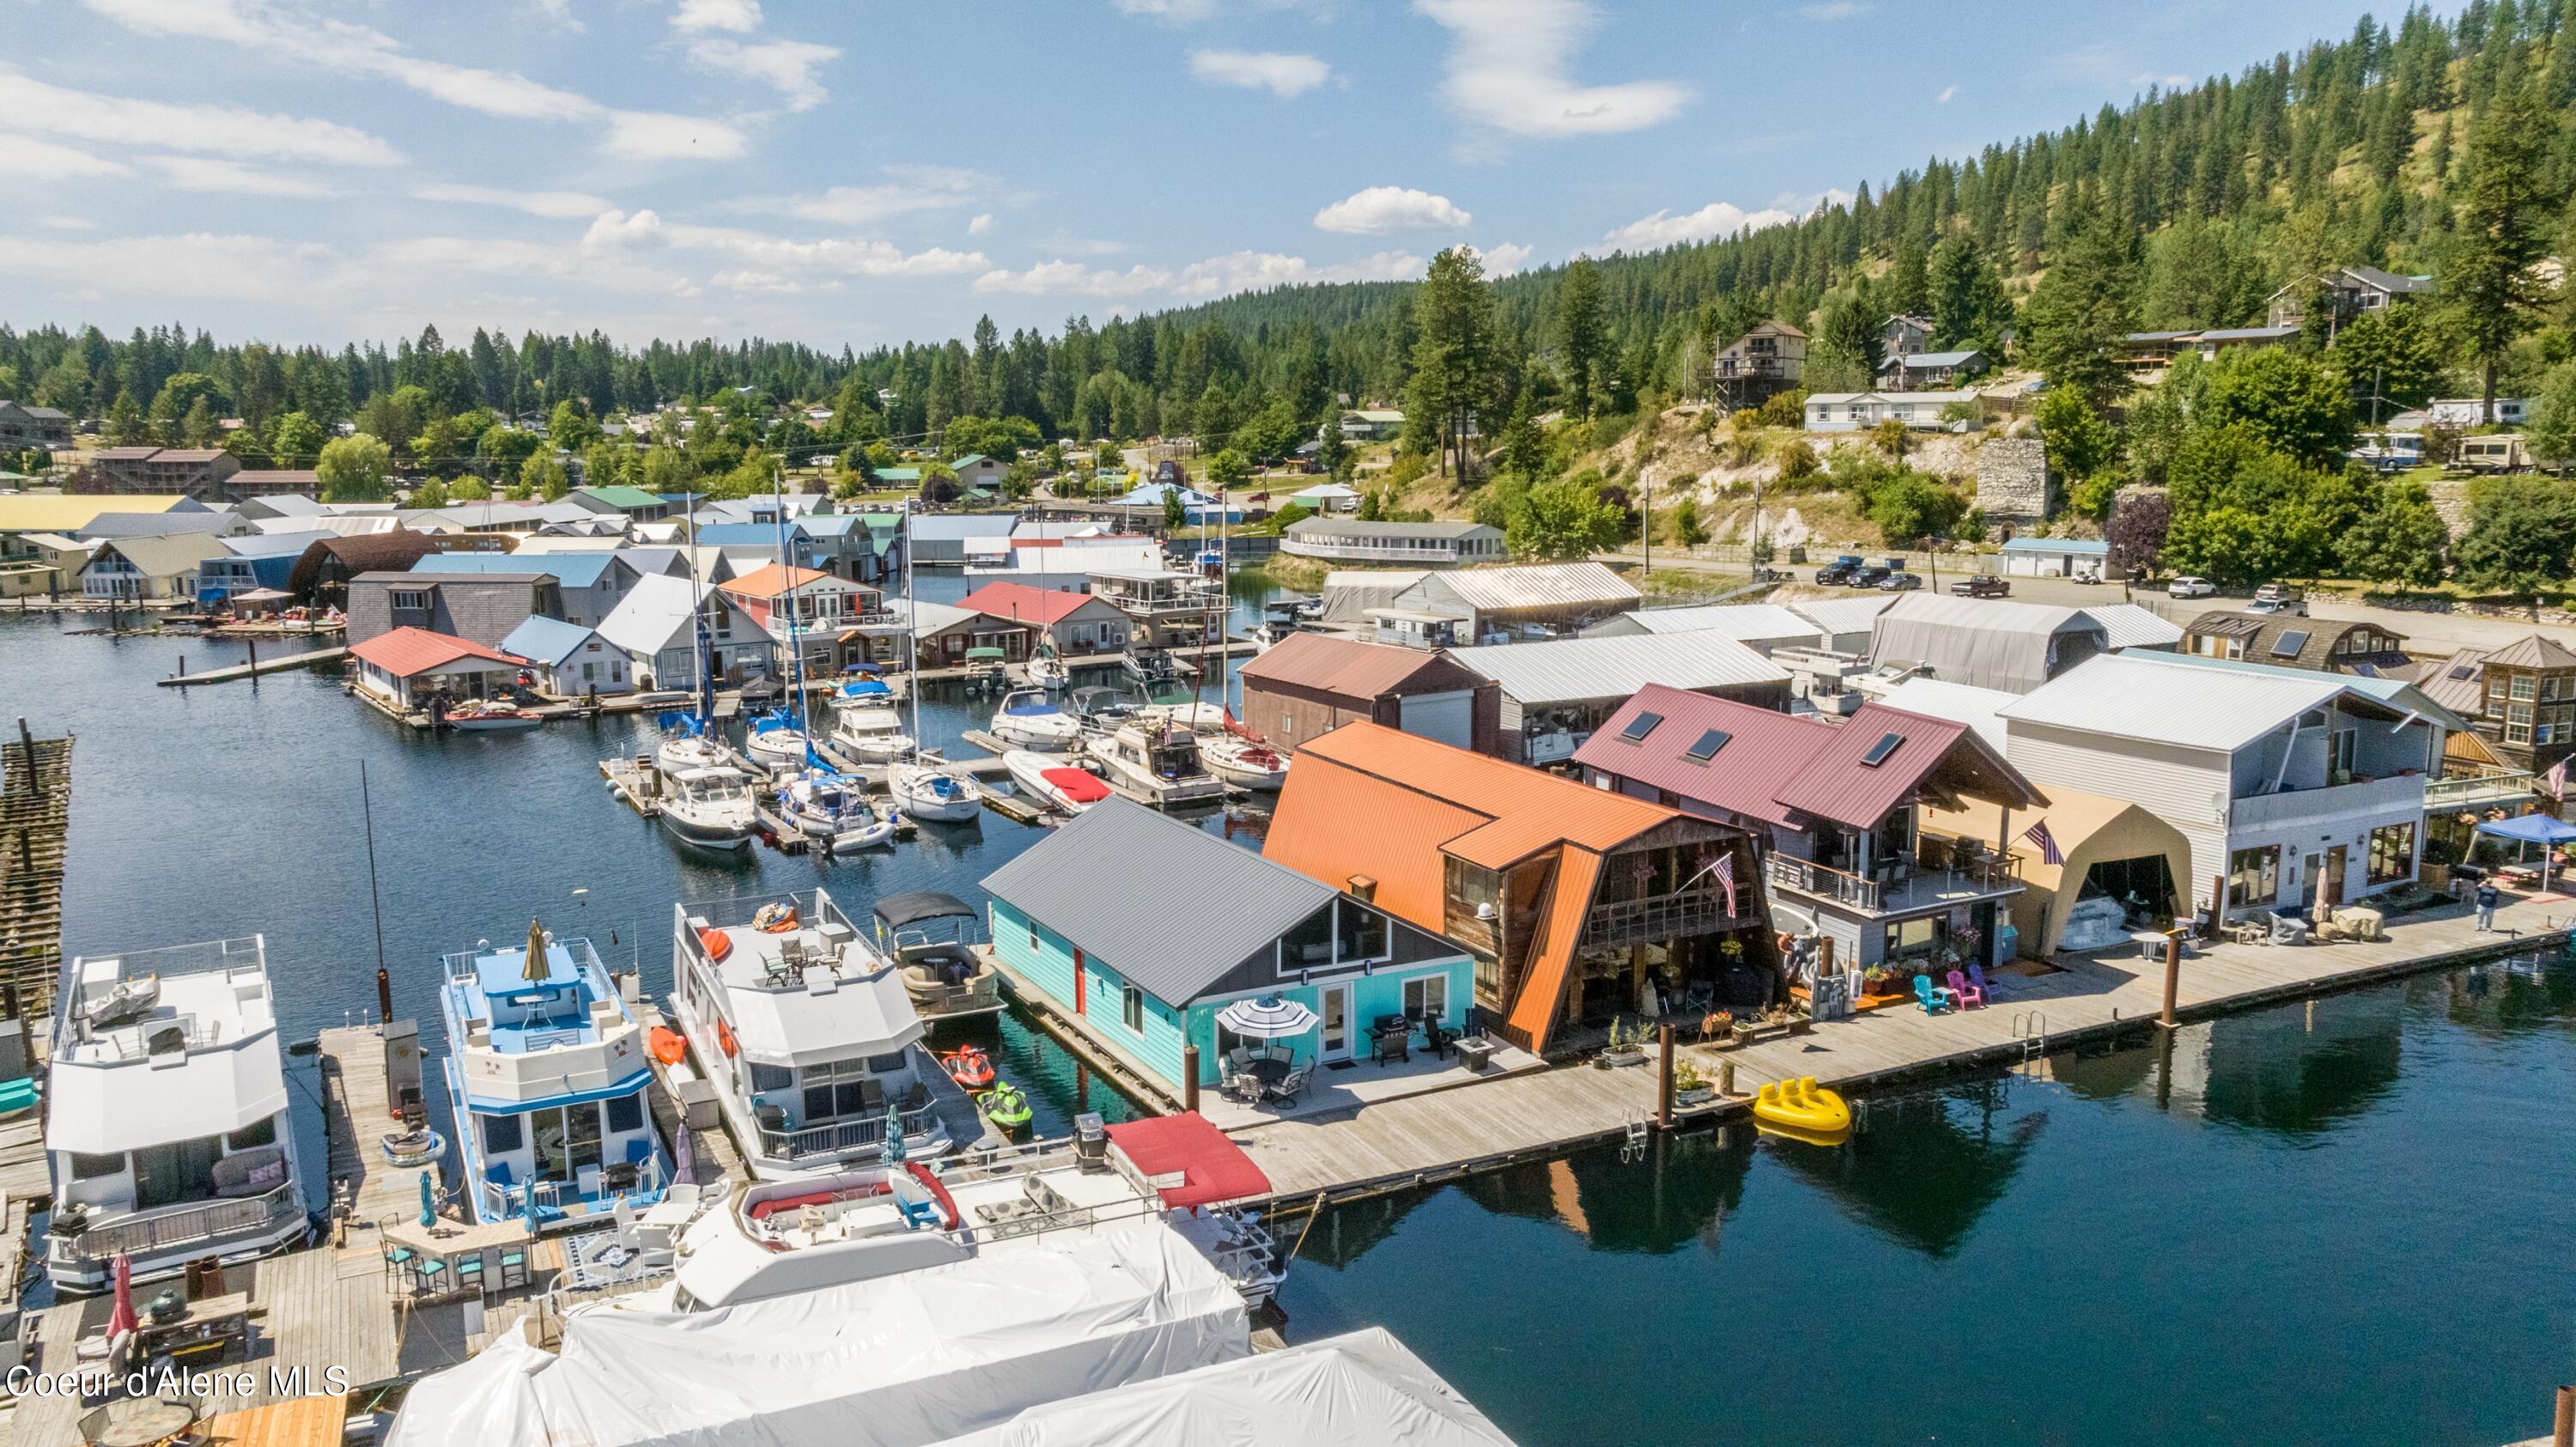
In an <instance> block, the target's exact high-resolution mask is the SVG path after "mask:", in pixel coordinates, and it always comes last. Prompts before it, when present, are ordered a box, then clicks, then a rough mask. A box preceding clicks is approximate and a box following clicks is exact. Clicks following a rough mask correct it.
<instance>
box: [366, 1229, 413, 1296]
mask: <svg viewBox="0 0 2576 1447" xmlns="http://www.w3.org/2000/svg"><path fill="white" fill-rule="evenodd" d="M376 1239H377V1244H378V1245H379V1246H380V1247H382V1248H383V1251H384V1257H385V1281H386V1283H387V1284H389V1285H390V1284H391V1283H392V1282H393V1280H394V1273H395V1272H396V1271H402V1272H404V1273H405V1274H409V1272H410V1268H411V1263H412V1258H413V1257H414V1256H415V1255H416V1254H417V1253H415V1252H414V1251H413V1250H412V1249H411V1248H410V1247H408V1246H396V1245H394V1244H393V1243H392V1242H390V1241H387V1240H385V1239H384V1238H383V1237H382V1236H381V1235H379V1236H378V1237H377V1238H376Z"/></svg>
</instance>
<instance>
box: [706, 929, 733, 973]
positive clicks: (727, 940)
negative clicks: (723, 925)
mask: <svg viewBox="0 0 2576 1447" xmlns="http://www.w3.org/2000/svg"><path fill="white" fill-rule="evenodd" d="M698 947H699V948H701V949H703V950H705V951H706V952H707V959H708V960H709V961H711V962H713V963H715V964H719V965H721V964H723V963H724V958H725V956H727V955H729V954H732V953H733V936H731V935H729V934H726V933H725V932H724V931H723V930H720V929H702V930H700V931H698Z"/></svg>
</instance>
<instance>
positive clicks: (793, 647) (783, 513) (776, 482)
mask: <svg viewBox="0 0 2576 1447" xmlns="http://www.w3.org/2000/svg"><path fill="white" fill-rule="evenodd" d="M786 483H787V469H786V467H785V466H784V465H783V464H781V463H780V462H779V460H778V459H777V458H775V457H773V458H771V459H769V501H770V503H771V504H772V506H773V507H774V509H775V511H774V512H773V514H772V516H771V517H770V520H769V521H770V526H771V527H772V528H774V529H775V530H776V531H777V533H778V566H779V568H780V569H781V570H782V572H783V574H784V576H785V578H786V580H787V581H786V588H785V597H786V600H787V685H788V687H789V689H790V690H792V691H793V693H794V698H793V699H792V700H791V701H790V702H789V705H788V714H789V716H790V717H792V718H793V719H795V720H796V731H797V732H798V733H799V734H802V735H804V736H805V740H806V742H805V748H806V751H807V753H808V755H809V757H808V759H807V762H808V763H810V762H812V759H811V757H810V755H811V753H812V751H813V747H814V743H813V734H812V733H811V732H810V731H809V730H808V729H807V728H806V724H805V643H804V640H803V638H801V637H800V636H799V635H798V632H797V628H796V622H797V619H796V613H797V601H798V600H797V596H796V563H795V560H794V558H793V557H792V556H791V555H790V554H789V553H788V551H787V492H786Z"/></svg>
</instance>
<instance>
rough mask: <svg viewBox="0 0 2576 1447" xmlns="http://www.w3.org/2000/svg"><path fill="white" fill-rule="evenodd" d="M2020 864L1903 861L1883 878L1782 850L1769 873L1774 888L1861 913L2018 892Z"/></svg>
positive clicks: (1979, 860)
mask: <svg viewBox="0 0 2576 1447" xmlns="http://www.w3.org/2000/svg"><path fill="white" fill-rule="evenodd" d="M2019 870H2020V864H2019V863H2018V862H2017V861H2015V860H2013V859H2010V858H2006V859H2001V860H1996V859H1986V858H1977V859H1969V860H1953V861H1949V862H1947V863H1944V864H1942V865H1940V866H1938V867H1928V866H1925V865H1923V864H1921V863H1920V862H1919V861H1911V860H1909V861H1907V862H1906V864H1905V866H1904V868H1903V869H1902V870H1901V871H1900V872H1896V873H1892V874H1890V875H1888V876H1886V877H1884V878H1867V877H1864V876H1862V875H1857V874H1850V873H1846V872H1845V871H1843V870H1839V869H1834V868H1831V867H1829V866H1826V865H1822V864H1818V863H1815V862H1814V861H1812V860H1807V859H1793V858H1791V857H1789V856H1788V855H1785V854H1774V855H1772V856H1771V859H1770V865H1769V870H1768V873H1769V877H1770V880H1771V885H1772V887H1773V888H1775V889H1785V890H1788V891H1790V892H1791V893H1793V894H1803V895H1806V896H1808V897H1809V898H1811V899H1817V900H1821V901H1824V902H1825V903H1828V904H1834V905H1839V906H1841V907H1842V908H1844V909H1848V910H1853V911H1856V912H1858V913H1861V914H1906V913H1910V912H1912V911H1914V910H1919V909H1930V908H1933V907H1935V906H1939V905H1945V904H1966V903H1969V902H1971V901H1974V900H1979V899H1987V898H1991V897H1993V896H1996V895H2004V894H2018V893H2020V892H2021V887H2022V882H2021V878H2020V874H2019Z"/></svg>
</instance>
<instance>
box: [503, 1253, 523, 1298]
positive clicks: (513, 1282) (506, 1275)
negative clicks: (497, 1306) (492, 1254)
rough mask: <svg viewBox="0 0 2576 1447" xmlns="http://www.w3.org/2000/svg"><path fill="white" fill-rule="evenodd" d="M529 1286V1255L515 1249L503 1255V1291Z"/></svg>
mask: <svg viewBox="0 0 2576 1447" xmlns="http://www.w3.org/2000/svg"><path fill="white" fill-rule="evenodd" d="M527 1284H528V1253H527V1252H525V1251H523V1250H520V1249H518V1248H515V1247H513V1248H512V1249H510V1250H508V1251H504V1252H502V1253H501V1289H502V1290H504V1291H507V1290H509V1289H510V1288H511V1287H513V1286H525V1285H527Z"/></svg>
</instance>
